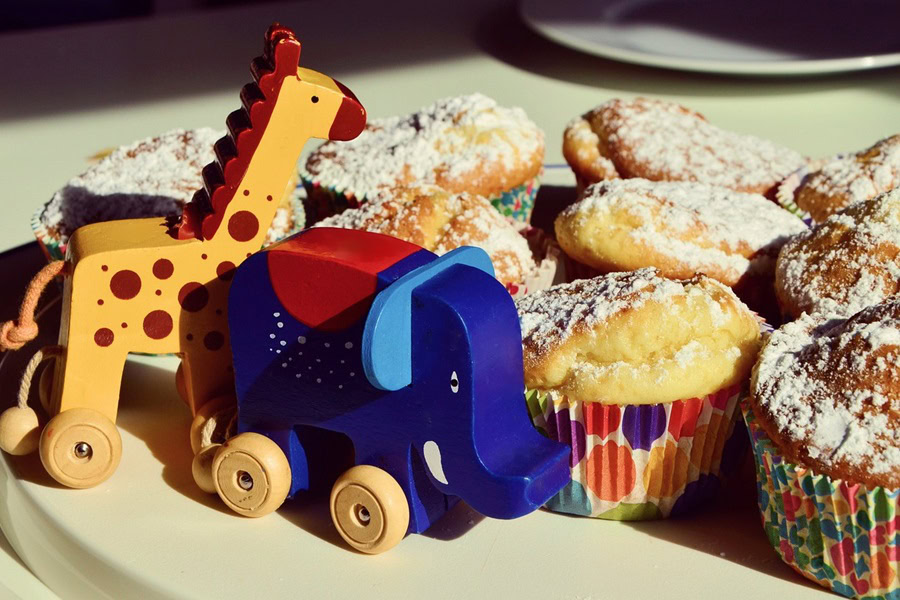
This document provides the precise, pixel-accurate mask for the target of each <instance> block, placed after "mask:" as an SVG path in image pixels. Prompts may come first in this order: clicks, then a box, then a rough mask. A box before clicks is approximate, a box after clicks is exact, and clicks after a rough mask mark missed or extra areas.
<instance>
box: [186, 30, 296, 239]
mask: <svg viewBox="0 0 900 600" xmlns="http://www.w3.org/2000/svg"><path fill="white" fill-rule="evenodd" d="M299 62H300V42H299V40H297V37H296V36H295V35H294V32H293V31H291V30H290V29H288V28H287V27H284V26H282V25H279V24H278V23H275V24H273V25H272V26H271V27H269V30H268V31H267V32H266V37H265V42H264V48H263V54H262V56H257V57H256V58H254V59H253V61H252V62H251V63H250V72H251V74H252V75H253V82H252V83H248V84H247V85H245V86H244V87H243V89H242V90H241V105H242V106H241V108H239V109H237V110H236V111H234V112H232V113H231V114H230V115H228V118H227V119H225V124H226V125H227V126H228V133H227V134H226V135H225V137H223V138H221V139H219V140H218V141H217V142H216V144H215V151H216V160H215V161H214V162H211V163H209V164H208V165H206V167H204V168H203V188H202V189H200V190H197V192H196V193H195V194H194V197H193V198H192V199H191V201H190V202H188V203H187V204H186V205H185V206H184V209H183V210H182V213H181V219H179V221H178V222H177V223H175V224H174V225H173V226H172V228H171V229H170V233H171V234H172V235H174V236H175V237H177V238H178V239H190V238H197V239H202V240H208V239H211V238H212V237H213V236H214V235H215V234H216V231H217V230H218V229H219V225H220V224H221V223H222V216H223V215H224V213H225V209H226V207H227V206H228V203H229V202H231V200H232V198H234V195H235V194H236V193H237V191H238V190H237V185H238V184H239V183H240V181H241V178H242V177H243V176H244V173H245V172H246V171H247V165H249V164H250V157H251V156H253V152H254V151H255V150H256V147H257V146H258V145H259V140H260V138H261V137H262V133H263V131H265V128H266V125H267V124H268V123H269V118H270V117H271V116H272V110H273V109H274V108H275V100H276V99H277V97H278V91H279V90H280V89H281V84H282V82H283V81H284V79H285V78H286V77H296V76H297V65H298V63H299Z"/></svg>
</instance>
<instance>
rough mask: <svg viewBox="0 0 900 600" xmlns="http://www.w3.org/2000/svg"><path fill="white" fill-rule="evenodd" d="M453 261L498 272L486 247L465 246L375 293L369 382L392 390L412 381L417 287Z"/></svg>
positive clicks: (365, 353)
mask: <svg viewBox="0 0 900 600" xmlns="http://www.w3.org/2000/svg"><path fill="white" fill-rule="evenodd" d="M453 265H468V266H470V267H475V268H477V269H481V270H482V271H484V272H485V273H487V274H489V275H490V276H491V277H493V276H494V265H493V264H491V259H490V257H489V256H488V255H487V253H486V252H485V251H484V250H482V249H481V248H475V247H472V246H463V247H461V248H457V249H456V250H453V251H452V252H448V253H447V254H445V255H444V256H441V257H439V258H437V259H435V260H433V261H432V262H430V263H428V264H427V265H422V266H421V267H419V268H418V269H415V270H413V271H410V272H409V273H407V274H406V275H404V276H403V277H401V278H400V279H398V280H397V281H395V282H394V283H393V284H391V285H390V286H389V287H387V288H385V289H384V290H382V291H381V293H380V294H378V295H377V296H376V297H375V302H373V303H372V309H371V310H370V311H369V316H368V318H367V319H366V328H365V330H364V331H363V338H362V362H363V370H364V371H365V373H366V377H367V378H368V379H369V383H371V384H372V385H374V386H375V387H377V388H379V389H382V390H388V391H394V390H399V389H400V388H403V387H406V386H407V385H409V384H410V383H412V293H413V290H414V289H416V288H417V287H419V286H420V285H422V284H423V283H425V282H426V281H428V280H429V279H431V278H432V277H434V276H436V275H438V274H439V273H441V272H442V271H445V270H446V269H448V268H450V267H452V266H453Z"/></svg>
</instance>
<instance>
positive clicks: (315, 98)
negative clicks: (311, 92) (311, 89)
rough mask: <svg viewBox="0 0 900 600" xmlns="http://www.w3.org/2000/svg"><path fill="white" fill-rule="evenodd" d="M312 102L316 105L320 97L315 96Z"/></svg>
mask: <svg viewBox="0 0 900 600" xmlns="http://www.w3.org/2000/svg"><path fill="white" fill-rule="evenodd" d="M310 100H312V103H313V104H315V103H316V102H318V101H319V97H318V96H313V97H312V98H310Z"/></svg>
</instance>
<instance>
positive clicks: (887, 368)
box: [751, 298, 900, 488]
mask: <svg viewBox="0 0 900 600" xmlns="http://www.w3.org/2000/svg"><path fill="white" fill-rule="evenodd" d="M751 400H752V403H753V409H754V411H755V413H756V416H757V417H758V418H759V423H760V424H761V425H762V426H763V428H764V429H765V431H766V433H767V435H768V436H769V437H770V438H771V439H772V441H773V442H774V443H775V444H776V445H777V446H778V448H779V449H780V450H781V452H782V453H783V454H784V455H785V457H787V458H788V459H789V460H791V461H792V462H795V463H799V464H803V465H806V466H808V467H810V468H812V469H813V470H814V471H817V472H820V473H824V474H826V475H828V476H830V477H833V478H837V479H846V480H850V481H853V482H861V483H865V484H867V485H876V486H879V485H880V486H885V487H891V488H896V487H898V486H900V300H898V299H896V298H894V299H892V300H889V301H886V302H884V303H882V304H878V305H875V306H871V307H869V308H866V309H863V310H862V311H860V312H859V313H857V314H856V315H854V316H853V317H850V318H849V319H844V318H840V317H832V316H827V315H820V316H810V315H803V316H801V317H800V319H798V320H797V321H794V322H792V323H788V324H787V325H784V326H783V327H782V328H781V329H779V330H777V331H776V332H774V333H773V334H772V335H771V336H770V337H769V339H768V341H767V342H766V344H765V346H764V347H763V350H762V352H761V353H760V358H759V362H758V363H757V365H756V367H755V368H754V373H753V381H752V384H751Z"/></svg>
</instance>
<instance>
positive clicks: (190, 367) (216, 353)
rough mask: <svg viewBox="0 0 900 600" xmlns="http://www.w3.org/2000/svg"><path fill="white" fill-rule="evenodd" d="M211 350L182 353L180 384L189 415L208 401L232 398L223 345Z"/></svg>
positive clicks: (228, 354)
mask: <svg viewBox="0 0 900 600" xmlns="http://www.w3.org/2000/svg"><path fill="white" fill-rule="evenodd" d="M214 347H215V349H214V350H208V349H207V348H198V349H195V350H189V351H186V352H185V353H184V358H183V364H184V383H185V389H186V391H187V396H188V397H187V402H188V406H190V407H191V414H192V415H196V414H197V411H198V410H199V409H200V408H201V407H202V406H203V405H204V404H206V403H207V402H209V401H210V400H214V399H216V398H219V397H221V396H225V395H231V396H233V395H234V373H233V370H232V368H231V352H230V351H229V347H228V344H227V343H223V344H222V346H214Z"/></svg>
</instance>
